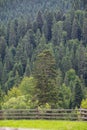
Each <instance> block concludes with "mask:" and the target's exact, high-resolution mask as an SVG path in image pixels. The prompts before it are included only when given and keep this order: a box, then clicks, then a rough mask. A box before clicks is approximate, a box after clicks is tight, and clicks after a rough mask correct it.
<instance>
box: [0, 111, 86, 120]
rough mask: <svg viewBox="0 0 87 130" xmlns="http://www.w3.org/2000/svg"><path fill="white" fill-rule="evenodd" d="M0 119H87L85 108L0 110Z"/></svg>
mask: <svg viewBox="0 0 87 130" xmlns="http://www.w3.org/2000/svg"><path fill="white" fill-rule="evenodd" d="M0 119H1V120H3V119H15V120H16V119H56V120H87V109H76V110H75V109H43V110H39V109H16V110H15V109H12V110H0Z"/></svg>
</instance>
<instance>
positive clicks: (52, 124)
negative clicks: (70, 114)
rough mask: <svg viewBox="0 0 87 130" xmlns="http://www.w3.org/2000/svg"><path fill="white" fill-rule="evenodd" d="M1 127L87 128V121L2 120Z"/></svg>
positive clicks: (72, 129)
mask: <svg viewBox="0 0 87 130" xmlns="http://www.w3.org/2000/svg"><path fill="white" fill-rule="evenodd" d="M0 127H12V128H13V127H14V128H36V129H37V128H38V129H40V130H87V122H82V121H55V120H51V121H49V120H1V121H0Z"/></svg>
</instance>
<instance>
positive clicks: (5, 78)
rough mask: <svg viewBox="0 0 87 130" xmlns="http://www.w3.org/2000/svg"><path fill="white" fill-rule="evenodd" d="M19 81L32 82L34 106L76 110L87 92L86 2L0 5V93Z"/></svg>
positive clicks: (7, 1) (15, 0)
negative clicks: (33, 78)
mask: <svg viewBox="0 0 87 130" xmlns="http://www.w3.org/2000/svg"><path fill="white" fill-rule="evenodd" d="M44 50H45V51H44ZM49 50H50V51H49ZM24 76H28V77H29V76H32V77H34V76H35V78H36V79H37V85H36V89H35V96H34V98H35V99H36V100H38V105H39V104H44V105H45V103H48V104H49V105H50V106H51V107H62V108H69V107H70V108H72V107H76V106H77V107H80V103H81V100H82V98H83V95H84V97H86V94H85V93H84V92H82V87H84V88H85V89H86V87H87V2H86V0H73V1H72V0H0V85H1V87H0V88H1V90H0V91H1V92H2V91H3V92H5V94H6V93H7V92H8V90H10V89H11V88H13V86H18V84H19V83H20V82H21V80H22V78H23V77H24ZM78 77H79V81H77V79H78ZM82 83H83V84H82ZM68 92H69V95H68ZM82 93H83V95H82ZM36 97H37V98H36ZM68 98H70V100H68ZM35 99H33V100H35Z"/></svg>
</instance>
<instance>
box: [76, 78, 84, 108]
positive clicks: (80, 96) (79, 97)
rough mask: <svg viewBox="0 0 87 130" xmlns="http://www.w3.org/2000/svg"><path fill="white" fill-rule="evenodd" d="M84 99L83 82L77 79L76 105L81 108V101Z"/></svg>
mask: <svg viewBox="0 0 87 130" xmlns="http://www.w3.org/2000/svg"><path fill="white" fill-rule="evenodd" d="M82 99H83V91H82V86H81V82H80V80H79V79H76V81H75V95H74V107H78V108H80V105H81V101H82Z"/></svg>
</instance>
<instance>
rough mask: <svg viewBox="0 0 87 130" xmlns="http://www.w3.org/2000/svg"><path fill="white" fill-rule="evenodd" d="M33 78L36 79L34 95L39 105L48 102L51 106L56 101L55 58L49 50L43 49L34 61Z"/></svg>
mask: <svg viewBox="0 0 87 130" xmlns="http://www.w3.org/2000/svg"><path fill="white" fill-rule="evenodd" d="M34 73H35V74H34V75H35V78H36V79H37V85H36V93H37V94H36V95H37V98H38V100H39V104H40V105H44V104H46V103H49V104H50V105H51V106H52V107H53V106H54V107H55V105H56V103H57V94H58V92H57V89H56V76H57V73H56V68H55V59H54V57H53V56H52V54H51V52H50V51H49V50H44V51H43V52H42V53H40V54H39V55H38V57H37V60H36V62H35V72H34Z"/></svg>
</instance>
